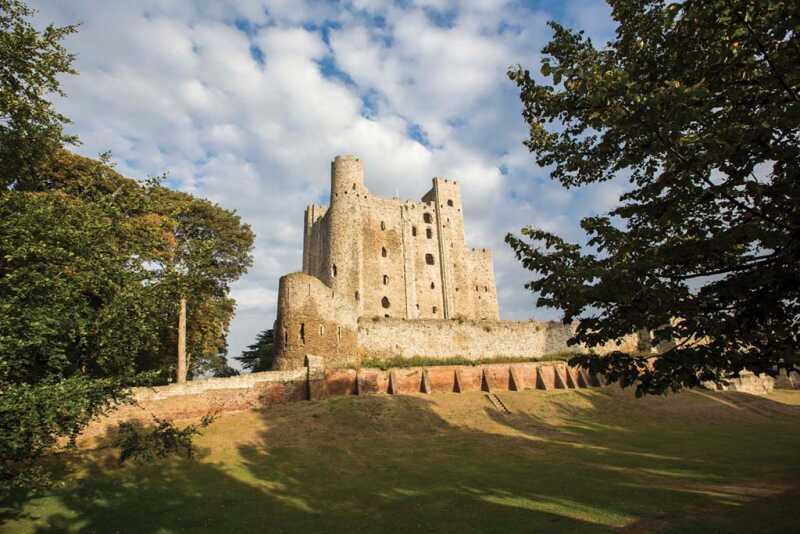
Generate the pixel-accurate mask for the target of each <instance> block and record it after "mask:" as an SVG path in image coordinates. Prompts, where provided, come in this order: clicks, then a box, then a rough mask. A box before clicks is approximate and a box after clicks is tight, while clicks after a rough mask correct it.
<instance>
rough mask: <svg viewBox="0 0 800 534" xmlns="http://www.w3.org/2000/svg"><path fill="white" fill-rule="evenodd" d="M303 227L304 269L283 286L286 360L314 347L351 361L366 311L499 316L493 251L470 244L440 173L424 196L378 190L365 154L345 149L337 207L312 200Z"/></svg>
mask: <svg viewBox="0 0 800 534" xmlns="http://www.w3.org/2000/svg"><path fill="white" fill-rule="evenodd" d="M304 228H305V231H304V235H303V272H302V273H293V274H290V275H286V276H284V277H283V278H282V279H281V283H280V289H279V297H278V320H277V321H276V325H275V332H276V337H277V349H278V358H277V360H278V362H277V364H278V366H279V367H281V368H292V367H297V366H298V362H300V361H301V360H302V358H303V357H304V355H305V354H307V353H312V354H321V355H324V356H325V359H326V362H327V364H328V365H331V364H336V363H341V364H346V363H348V362H351V361H352V359H353V358H354V357H355V356H356V355H357V353H358V347H357V345H358V341H357V331H358V322H359V318H370V319H371V318H398V319H408V320H415V319H440V320H446V319H459V320H465V319H471V320H497V319H498V307H497V291H496V288H495V280H494V269H493V267H492V255H491V252H490V251H489V250H487V249H485V248H468V247H467V246H466V244H465V241H464V213H463V207H462V204H461V194H460V191H459V186H458V183H457V182H455V181H452V180H447V179H444V178H438V177H437V178H434V179H433V187H432V188H431V189H430V191H428V192H427V193H425V195H423V197H422V200H421V201H411V200H399V199H385V198H380V197H377V196H374V195H372V194H370V192H369V191H368V190H367V188H366V186H365V185H364V166H363V163H362V162H361V160H359V159H358V158H357V157H355V156H337V157H336V158H335V159H334V161H333V162H332V163H331V196H330V206H319V205H315V204H312V205H310V206H308V207H307V208H306V211H305V225H304ZM312 328H313V331H310V330H309V329H312ZM301 353H302V354H301Z"/></svg>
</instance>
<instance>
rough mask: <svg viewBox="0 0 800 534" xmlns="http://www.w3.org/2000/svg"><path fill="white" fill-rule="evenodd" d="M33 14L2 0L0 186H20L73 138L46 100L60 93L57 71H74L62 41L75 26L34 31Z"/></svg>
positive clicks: (16, 2)
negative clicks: (64, 129)
mask: <svg viewBox="0 0 800 534" xmlns="http://www.w3.org/2000/svg"><path fill="white" fill-rule="evenodd" d="M33 14H34V11H33V10H32V9H30V8H29V7H27V6H26V5H25V4H23V3H22V2H21V1H19V0H0V187H9V186H24V185H25V184H26V182H28V181H29V180H31V179H33V178H34V177H36V176H37V175H38V174H39V172H38V171H39V169H40V168H41V165H43V164H46V163H47V162H48V160H49V158H50V157H51V156H52V154H53V153H55V151H57V150H58V149H59V148H60V147H61V146H62V145H63V144H64V143H75V142H77V139H76V138H75V137H74V136H69V135H66V134H64V132H63V126H64V124H67V123H68V122H69V119H67V118H66V117H65V116H64V115H61V114H60V113H58V112H57V111H56V110H55V109H54V107H53V105H52V103H51V102H50V101H49V100H48V99H47V97H48V96H49V95H52V94H57V95H63V92H62V91H61V86H60V83H59V80H58V76H59V75H62V74H75V70H74V69H73V67H72V61H73V59H74V56H73V55H72V54H70V53H69V52H67V50H66V49H65V48H64V47H63V45H62V44H61V41H62V39H64V37H66V36H67V35H69V34H71V33H74V32H75V31H77V26H62V27H57V26H53V25H50V26H47V28H45V29H44V30H43V31H38V30H36V28H34V27H33V25H32V24H31V23H30V21H29V20H28V19H29V18H30V17H32V16H33Z"/></svg>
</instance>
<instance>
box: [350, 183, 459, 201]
mask: <svg viewBox="0 0 800 534" xmlns="http://www.w3.org/2000/svg"><path fill="white" fill-rule="evenodd" d="M355 190H356V184H353V191H355ZM451 205H452V204H451Z"/></svg>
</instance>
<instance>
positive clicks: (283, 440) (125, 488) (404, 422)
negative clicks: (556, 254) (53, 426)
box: [0, 387, 800, 534]
mask: <svg viewBox="0 0 800 534" xmlns="http://www.w3.org/2000/svg"><path fill="white" fill-rule="evenodd" d="M499 396H500V398H501V399H502V400H503V401H504V403H505V404H506V405H507V407H508V408H509V410H510V411H511V412H512V413H511V414H505V413H500V412H498V411H496V410H495V409H494V408H493V407H492V405H491V404H490V403H489V401H488V400H487V398H486V397H485V395H484V394H482V393H477V392H476V393H463V394H437V395H428V396H423V395H420V396H373V397H341V398H335V399H330V400H327V401H323V402H302V403H297V404H292V405H284V406H278V407H272V408H270V409H268V410H265V411H263V412H258V411H252V412H245V413H238V414H229V415H225V416H222V417H220V419H218V420H217V421H216V422H215V423H213V424H212V426H211V427H209V428H208V429H207V430H206V433H205V435H204V436H202V437H201V438H199V439H198V441H197V444H198V446H199V448H200V451H201V454H200V457H199V458H198V459H197V460H195V461H193V462H192V461H184V460H172V461H167V462H164V463H160V464H157V465H146V466H134V465H132V466H125V467H122V468H120V467H116V465H115V462H114V452H115V451H113V450H110V449H98V450H92V451H85V452H82V453H80V454H76V455H73V456H70V457H67V456H64V457H63V459H62V461H61V465H62V469H64V471H65V474H64V476H63V482H62V484H61V485H60V486H59V487H57V488H55V489H53V490H51V491H50V492H48V493H46V494H43V495H39V496H23V495H20V496H19V499H18V500H17V501H16V502H11V503H3V505H2V506H1V507H0V521H3V524H2V527H0V531H2V532H9V533H11V532H13V533H20V534H21V533H26V532H45V533H51V532H52V533H55V532H136V533H161V532H164V533H166V532H232V533H237V532H269V533H278V532H326V533H327V532H347V533H354V532H412V531H413V532H456V533H466V532H481V533H487V532H498V533H508V532H576V531H578V532H616V531H630V532H769V531H773V532H790V531H797V529H798V528H799V527H798V519H799V518H798V510H800V508H798V505H800V502H798V497H800V449H799V448H798V445H799V444H800V391H784V390H779V391H776V392H775V393H774V394H773V395H772V396H770V397H769V398H757V397H753V396H748V395H745V394H740V393H709V392H687V393H682V394H680V395H672V396H669V397H666V398H662V397H659V398H646V399H639V400H637V399H635V398H634V397H633V395H632V393H631V392H628V391H625V392H623V391H621V390H619V389H618V388H616V387H610V388H604V389H597V390H580V391H556V392H541V391H526V392H518V393H517V392H507V393H500V394H499Z"/></svg>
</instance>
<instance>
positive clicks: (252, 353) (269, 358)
mask: <svg viewBox="0 0 800 534" xmlns="http://www.w3.org/2000/svg"><path fill="white" fill-rule="evenodd" d="M274 344H275V333H274V331H273V330H272V329H269V330H262V331H261V332H259V333H258V335H257V336H256V342H255V343H253V344H252V345H250V346H248V347H247V349H246V350H243V351H242V355H241V356H238V357H237V358H236V359H237V360H239V361H240V362H241V363H242V367H243V368H245V369H247V370H248V371H252V372H254V373H255V372H258V371H269V370H270V369H272V362H273V360H274V358H275V351H274Z"/></svg>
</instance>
